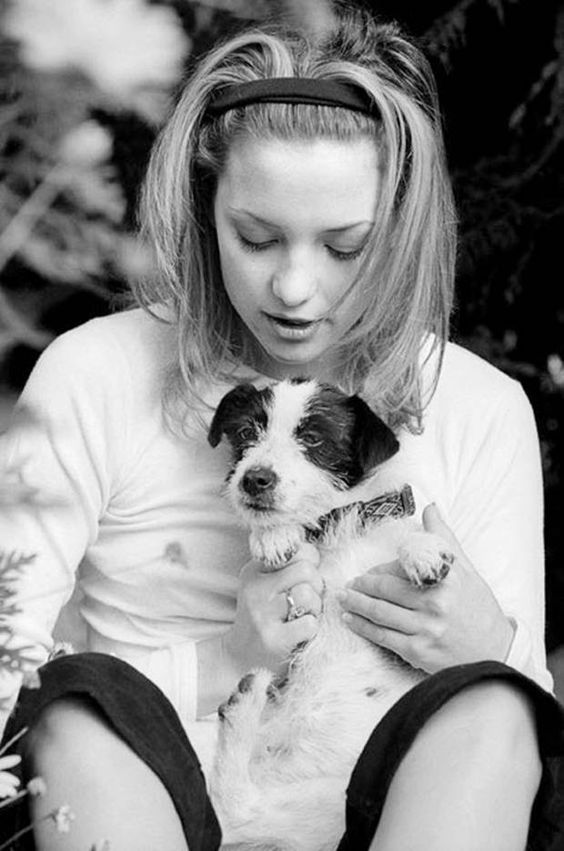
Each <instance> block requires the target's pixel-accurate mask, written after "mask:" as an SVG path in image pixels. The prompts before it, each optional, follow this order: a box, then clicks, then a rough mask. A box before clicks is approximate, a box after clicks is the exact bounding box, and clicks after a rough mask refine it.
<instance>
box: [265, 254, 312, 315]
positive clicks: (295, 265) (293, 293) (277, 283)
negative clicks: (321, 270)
mask: <svg viewBox="0 0 564 851" xmlns="http://www.w3.org/2000/svg"><path fill="white" fill-rule="evenodd" d="M316 288H317V273H316V269H315V265H314V264H313V263H312V262H311V261H310V260H308V258H305V257H303V255H302V256H301V257H299V258H296V259H293V260H291V261H289V262H287V263H286V264H284V266H283V267H281V268H279V269H277V270H276V272H275V273H274V275H273V278H272V292H273V294H274V295H275V296H276V298H277V299H279V301H281V302H282V303H283V304H285V305H286V306H287V307H296V306H297V305H299V304H303V303H304V302H306V301H309V299H310V298H311V297H312V295H313V294H314V292H315V290H316Z"/></svg>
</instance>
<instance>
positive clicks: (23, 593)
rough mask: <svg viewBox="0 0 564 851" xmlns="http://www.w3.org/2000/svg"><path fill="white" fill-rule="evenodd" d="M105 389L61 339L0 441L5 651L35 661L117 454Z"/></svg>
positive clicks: (92, 533)
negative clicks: (8, 602)
mask: <svg viewBox="0 0 564 851" xmlns="http://www.w3.org/2000/svg"><path fill="white" fill-rule="evenodd" d="M83 342H84V341H83ZM108 384H109V385H110V386H111V384H112V378H110V379H109V380H108V376H99V375H98V374H97V367H96V364H95V363H94V362H92V356H91V354H90V353H89V351H88V349H87V347H86V350H85V347H84V346H80V344H78V345H77V343H76V337H75V336H74V335H64V336H63V337H62V338H59V339H58V340H56V341H55V343H53V344H52V345H51V346H50V347H49V348H48V349H47V350H46V351H45V352H44V353H43V355H42V356H41V358H40V359H39V362H38V363H37V365H36V367H35V369H34V370H33V372H32V375H31V376H30V378H29V381H28V382H27V385H26V387H25V389H24V392H23V393H22V396H21V398H20V400H19V403H18V406H17V409H16V411H15V416H14V419H13V423H12V425H11V427H10V428H9V429H8V431H7V432H6V433H5V434H4V435H2V438H1V439H0V480H2V481H3V482H5V483H6V482H7V483H12V485H13V488H12V489H11V494H12V499H11V500H10V502H9V504H7V505H3V506H2V511H1V513H0V542H1V549H2V553H3V555H4V557H7V556H9V555H10V554H13V555H14V558H18V557H19V556H23V557H25V558H24V561H25V564H23V565H22V566H21V568H20V569H18V571H17V572H16V573H15V574H14V575H13V576H12V578H11V579H10V583H9V584H10V588H11V589H12V590H14V591H15V593H16V596H15V598H14V604H15V611H14V612H13V613H12V614H10V616H9V627H10V629H11V630H12V631H13V636H12V637H11V638H10V644H11V645H12V646H18V647H29V648H31V650H30V651H28V652H29V653H32V654H33V656H34V659H35V662H36V664H42V663H43V662H44V661H45V660H46V658H47V655H48V653H49V651H50V649H51V648H52V638H51V633H52V629H53V626H54V624H55V621H56V619H57V616H58V614H59V611H60V608H61V606H62V605H63V603H64V602H66V600H68V598H69V597H70V595H71V593H72V589H73V586H74V582H75V572H76V568H77V566H78V564H79V563H80V561H81V559H82V557H83V555H84V553H85V550H86V549H87V547H88V546H89V544H91V543H92V542H93V541H94V540H95V539H96V536H97V534H98V521H99V518H100V516H101V514H102V512H103V507H104V505H105V503H106V501H107V500H108V498H109V493H110V488H111V475H112V473H111V470H112V466H113V463H114V461H115V462H116V463H117V459H118V457H119V456H120V453H121V454H122V455H123V446H122V443H121V441H122V439H123V431H124V427H123V417H122V406H123V404H124V400H123V394H121V395H120V394H118V396H117V398H116V400H115V406H113V405H108V404H107V402H106V401H105V396H104V393H103V392H102V389H101V386H100V385H108ZM112 432H113V434H112ZM1 687H2V696H4V697H9V695H10V694H13V692H14V691H15V690H16V689H17V688H18V687H19V680H18V678H14V677H11V676H10V675H8V674H7V673H6V672H5V671H4V672H3V681H2V683H1Z"/></svg>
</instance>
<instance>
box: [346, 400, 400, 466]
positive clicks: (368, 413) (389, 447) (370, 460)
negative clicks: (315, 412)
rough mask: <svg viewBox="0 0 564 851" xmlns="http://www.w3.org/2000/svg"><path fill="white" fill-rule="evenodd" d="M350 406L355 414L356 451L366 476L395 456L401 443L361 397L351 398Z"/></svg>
mask: <svg viewBox="0 0 564 851" xmlns="http://www.w3.org/2000/svg"><path fill="white" fill-rule="evenodd" d="M348 405H349V409H350V410H351V411H352V412H353V414H354V430H353V447H354V451H355V453H356V458H357V461H358V464H359V466H360V468H361V469H362V470H363V472H364V473H365V474H366V473H369V472H370V471H371V470H372V469H373V468H374V467H377V466H378V465H379V464H383V463H384V461H387V460H388V458H391V457H392V455H395V454H396V452H397V451H398V449H399V442H398V440H397V438H396V436H395V434H394V433H393V431H392V429H391V428H390V427H389V426H387V425H386V423H385V422H384V421H383V420H382V419H380V417H379V416H378V415H377V414H375V413H374V411H373V410H372V408H370V407H369V405H367V404H366V402H365V401H364V399H361V398H360V396H350V397H349V399H348Z"/></svg>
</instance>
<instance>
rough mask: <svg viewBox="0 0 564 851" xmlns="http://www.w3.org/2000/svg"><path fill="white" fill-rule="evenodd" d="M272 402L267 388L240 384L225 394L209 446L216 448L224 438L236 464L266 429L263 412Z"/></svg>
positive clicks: (211, 427)
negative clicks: (229, 446)
mask: <svg viewBox="0 0 564 851" xmlns="http://www.w3.org/2000/svg"><path fill="white" fill-rule="evenodd" d="M271 399H272V391H271V390H270V388H268V387H267V388H265V389H264V390H257V389H256V387H253V385H252V384H240V385H239V386H237V387H235V388H234V389H233V390H231V391H230V392H229V393H227V394H226V395H225V396H224V397H223V399H222V400H221V402H220V403H219V405H218V407H217V410H216V412H215V414H214V417H213V419H212V421H211V425H210V428H209V432H208V441H209V443H210V444H211V446H213V447H215V446H217V445H218V444H219V442H220V441H221V438H222V437H223V435H225V436H226V438H227V439H228V441H229V443H230V444H231V447H232V449H233V456H234V461H235V462H237V461H239V460H240V459H241V458H242V456H243V454H244V453H245V451H246V450H247V449H248V448H249V447H250V446H253V445H254V444H255V443H256V442H257V439H258V437H259V435H260V434H261V433H262V432H263V431H264V430H265V429H266V425H267V413H266V411H267V406H268V403H269V402H270V400H271Z"/></svg>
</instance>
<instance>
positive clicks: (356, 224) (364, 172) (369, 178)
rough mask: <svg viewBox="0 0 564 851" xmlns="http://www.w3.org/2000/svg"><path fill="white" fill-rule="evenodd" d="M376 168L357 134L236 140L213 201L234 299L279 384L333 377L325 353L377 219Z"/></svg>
mask: <svg viewBox="0 0 564 851" xmlns="http://www.w3.org/2000/svg"><path fill="white" fill-rule="evenodd" d="M377 197H378V164H377V154H376V150H375V147H374V144H373V143H372V142H371V141H370V140H368V139H363V138H359V139H358V140H354V141H351V142H339V141H333V140H324V139H320V140H315V141H311V142H309V141H308V142H305V141H304V142H301V141H291V142H285V141H279V140H268V141H264V140H262V141H257V140H253V139H249V138H244V139H241V140H239V141H238V142H236V143H235V144H234V145H233V146H232V148H231V150H230V152H229V156H228V158H227V162H226V167H225V170H224V172H223V174H222V175H221V176H220V178H219V181H218V186H217V193H216V198H215V205H214V214H215V224H216V229H217V240H218V245H219V255H220V262H221V271H222V275H223V282H224V285H225V289H226V291H227V294H228V296H229V299H230V300H231V303H232V305H233V307H234V308H235V310H236V311H237V313H238V314H239V316H240V317H241V319H242V321H243V322H244V323H245V325H246V327H247V328H248V330H249V331H250V333H251V334H252V335H253V337H254V338H255V339H256V340H257V341H258V342H259V343H260V347H261V349H262V350H263V352H264V359H263V361H262V362H261V363H259V364H255V366H256V367H258V368H259V369H262V370H263V371H264V372H266V373H268V374H269V375H272V376H273V377H276V378H281V377H285V376H291V375H305V374H308V375H312V376H317V377H320V378H325V379H330V378H331V377H337V374H338V364H336V363H331V357H330V356H329V357H327V356H326V353H327V354H329V353H328V350H329V349H330V347H331V345H332V344H334V343H335V342H336V341H338V340H339V339H340V337H341V336H342V334H343V332H344V329H345V327H346V325H347V318H348V317H347V313H348V310H350V304H351V297H348V298H347V299H345V301H344V302H343V303H342V304H341V305H339V307H338V309H337V310H336V311H335V312H334V313H333V312H332V307H333V305H334V304H335V302H336V301H337V300H338V299H339V298H340V297H341V296H342V295H343V293H345V292H346V291H347V289H348V287H349V286H350V284H351V283H352V281H353V280H354V278H355V275H356V273H357V271H358V267H359V264H360V259H361V255H362V252H363V248H364V246H365V244H366V241H367V239H368V235H369V233H370V230H371V228H372V225H373V222H374V211H375V207H376V201H377Z"/></svg>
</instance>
